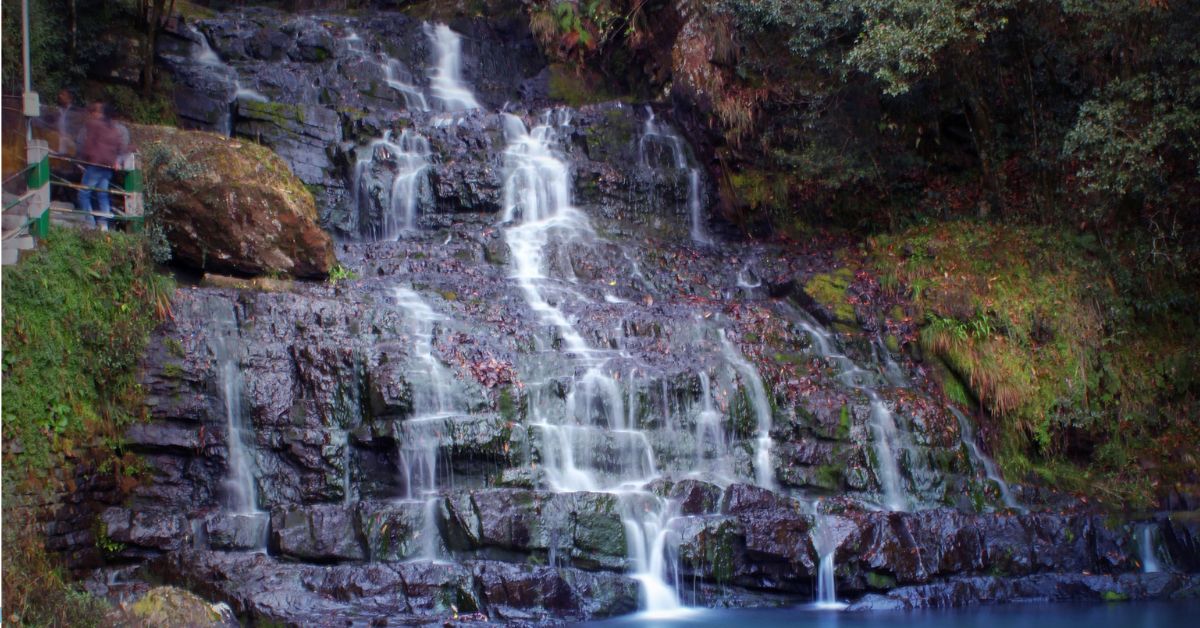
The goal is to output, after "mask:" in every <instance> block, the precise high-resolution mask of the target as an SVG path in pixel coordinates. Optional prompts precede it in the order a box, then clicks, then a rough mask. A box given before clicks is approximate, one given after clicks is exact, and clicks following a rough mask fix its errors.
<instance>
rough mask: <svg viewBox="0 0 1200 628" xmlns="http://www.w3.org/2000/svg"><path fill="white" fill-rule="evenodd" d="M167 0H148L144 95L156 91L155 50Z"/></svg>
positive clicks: (143, 68) (143, 70) (143, 52)
mask: <svg viewBox="0 0 1200 628" xmlns="http://www.w3.org/2000/svg"><path fill="white" fill-rule="evenodd" d="M166 4H167V0H150V1H148V2H146V4H145V7H146V13H145V19H146V24H145V26H146V37H145V39H144V40H143V44H144V47H143V48H142V95H143V96H150V95H151V94H153V93H154V52H155V48H156V47H157V45H158V31H159V29H160V28H161V27H162V25H161V24H160V21H161V20H162V14H163V10H164V9H165V6H166Z"/></svg>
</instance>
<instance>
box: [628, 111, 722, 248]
mask: <svg viewBox="0 0 1200 628" xmlns="http://www.w3.org/2000/svg"><path fill="white" fill-rule="evenodd" d="M654 145H658V146H661V147H663V148H665V149H666V151H667V153H668V154H669V155H670V160H671V165H672V166H673V167H674V168H675V169H676V170H680V171H683V170H686V171H687V181H688V192H687V206H688V216H689V217H690V219H691V236H692V241H693V242H696V243H697V244H712V239H711V238H710V237H709V236H708V234H707V233H706V232H705V230H704V219H703V216H701V209H702V208H701V207H700V169H699V168H697V167H695V166H689V165H688V152H687V149H686V147H685V146H686V145H685V144H684V142H683V138H681V137H679V136H678V135H676V134H675V132H674V131H672V130H671V129H670V128H667V127H663V126H660V125H659V124H658V122H657V121H656V119H655V117H654V110H652V109H650V108H649V107H646V124H645V127H644V128H643V130H642V137H641V138H640V139H639V140H638V161H639V162H640V165H641V167H642V168H643V169H646V170H650V171H653V170H654V169H655V167H656V165H655V164H652V163H651V160H650V159H649V158H648V157H647V155H646V151H647V149H648V148H649V147H650V146H654Z"/></svg>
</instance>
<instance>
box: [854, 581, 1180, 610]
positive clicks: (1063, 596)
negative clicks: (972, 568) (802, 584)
mask: <svg viewBox="0 0 1200 628" xmlns="http://www.w3.org/2000/svg"><path fill="white" fill-rule="evenodd" d="M1197 585H1200V577H1197V576H1188V575H1183V574H1166V573H1160V574H1122V575H1119V576H1111V575H1087V574H1061V573H1054V574H1040V575H1033V576H1025V577H1021V578H998V577H977V578H960V579H954V580H950V581H947V582H938V583H933V584H926V585H919V586H912V587H902V588H899V589H894V590H892V591H890V592H889V593H887V594H885V595H881V594H870V595H866V596H864V597H863V598H862V599H861V600H859V601H857V602H855V603H854V604H852V605H851V606H850V608H849V610H851V611H868V610H869V611H880V610H902V609H903V610H911V609H921V608H960V607H964V606H972V605H975V604H995V603H1000V602H1015V601H1021V600H1031V599H1036V600H1046V601H1051V602H1065V601H1091V602H1100V601H1110V602H1111V601H1119V600H1145V599H1163V598H1166V597H1169V596H1171V595H1172V594H1174V593H1175V592H1179V591H1184V590H1189V589H1193V590H1194V588H1195V587H1196V586H1197Z"/></svg>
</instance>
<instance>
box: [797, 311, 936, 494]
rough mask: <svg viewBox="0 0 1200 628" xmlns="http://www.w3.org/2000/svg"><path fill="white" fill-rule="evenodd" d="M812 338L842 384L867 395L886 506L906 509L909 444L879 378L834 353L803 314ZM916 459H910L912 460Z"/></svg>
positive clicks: (822, 333)
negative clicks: (904, 458)
mask: <svg viewBox="0 0 1200 628" xmlns="http://www.w3.org/2000/svg"><path fill="white" fill-rule="evenodd" d="M797 322H798V324H799V325H800V327H801V328H802V329H804V331H805V332H807V333H808V335H809V338H811V339H812V344H813V349H814V350H815V351H816V352H817V354H818V355H819V356H820V357H821V359H823V360H826V361H828V362H832V363H833V364H835V365H836V366H837V368H838V370H839V375H838V378H839V379H840V380H841V381H842V383H844V384H846V385H847V386H850V387H852V388H856V389H858V390H861V391H862V392H863V394H865V395H866V396H867V400H868V401H869V402H870V409H871V436H872V439H871V440H872V444H873V446H874V448H875V458H876V465H875V473H876V475H877V476H878V477H879V483H880V485H881V487H882V488H883V502H884V503H883V505H884V506H885V507H886V508H887V509H889V510H907V509H908V507H909V499H908V495H907V494H906V492H905V490H904V486H903V477H902V475H901V473H900V463H899V457H898V454H899V452H898V450H899V449H908V446H907V443H906V442H905V440H904V439H903V438H901V435H900V431H899V429H898V428H897V427H896V419H895V417H894V415H893V414H892V411H891V410H890V409H888V407H887V404H886V403H884V401H883V398H882V397H880V396H879V391H878V390H877V389H876V384H877V380H878V377H877V376H876V375H875V374H874V373H871V372H870V371H867V370H866V369H863V368H862V367H860V366H858V365H857V364H855V363H854V361H853V360H851V359H850V358H848V357H847V356H845V355H844V354H841V353H836V352H834V350H833V337H832V335H831V334H830V333H829V332H828V331H826V330H825V329H823V328H821V327H820V326H819V325H818V324H817V323H816V321H812V320H810V319H809V318H808V317H807V316H806V315H801V316H800V319H799V320H798V321H797ZM913 458H915V456H910V459H913Z"/></svg>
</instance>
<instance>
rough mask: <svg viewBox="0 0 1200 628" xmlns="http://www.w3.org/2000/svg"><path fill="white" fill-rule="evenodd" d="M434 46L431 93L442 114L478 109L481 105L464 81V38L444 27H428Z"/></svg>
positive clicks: (442, 25) (438, 25) (430, 77)
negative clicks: (443, 112) (444, 112)
mask: <svg viewBox="0 0 1200 628" xmlns="http://www.w3.org/2000/svg"><path fill="white" fill-rule="evenodd" d="M426 34H427V35H428V36H429V39H430V41H431V42H432V44H433V51H434V58H433V64H434V67H433V72H431V73H430V76H429V92H430V95H431V96H432V97H433V100H434V102H435V103H437V104H438V106H439V108H440V109H441V110H442V111H464V110H467V109H478V108H479V102H478V101H476V100H475V95H474V94H473V93H471V89H470V88H469V87H467V86H466V85H465V84H464V83H463V80H462V37H461V36H460V35H459V34H458V33H455V32H454V31H452V30H450V27H449V26H446V25H445V24H436V25H433V26H427V27H426Z"/></svg>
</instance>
